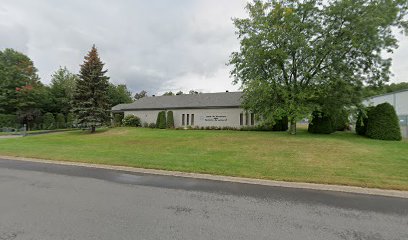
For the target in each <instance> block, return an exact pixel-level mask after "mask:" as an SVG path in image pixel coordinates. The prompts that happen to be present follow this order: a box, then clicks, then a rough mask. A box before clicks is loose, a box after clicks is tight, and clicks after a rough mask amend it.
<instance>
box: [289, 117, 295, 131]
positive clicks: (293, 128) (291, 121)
mask: <svg viewBox="0 0 408 240" xmlns="http://www.w3.org/2000/svg"><path fill="white" fill-rule="evenodd" d="M289 133H290V134H291V135H295V134H296V119H295V118H291V119H290V128H289Z"/></svg>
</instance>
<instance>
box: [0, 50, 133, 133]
mask: <svg viewBox="0 0 408 240" xmlns="http://www.w3.org/2000/svg"><path fill="white" fill-rule="evenodd" d="M78 80H79V76H78V74H75V73H72V72H70V71H69V70H68V69H67V68H66V67H60V68H59V69H57V70H56V71H55V72H54V74H52V76H51V82H50V84H49V85H45V84H43V83H42V82H41V81H40V78H39V76H38V73H37V69H36V68H35V66H34V63H33V61H32V60H31V59H30V58H29V57H28V56H26V55H24V54H23V53H20V52H18V51H15V50H13V49H5V50H4V51H0V128H4V127H9V128H17V127H21V126H23V125H24V124H26V126H27V128H28V129H29V130H33V129H52V128H66V127H73V126H74V125H75V124H76V117H75V116H74V114H73V107H74V106H73V100H74V93H75V89H76V87H77V86H76V84H77V82H78ZM105 94H106V96H107V103H108V107H112V106H114V105H117V104H120V103H130V102H132V100H133V99H132V93H131V92H130V91H129V90H128V89H127V87H126V85H124V84H119V85H115V84H113V83H109V85H108V88H107V91H106V93H105Z"/></svg>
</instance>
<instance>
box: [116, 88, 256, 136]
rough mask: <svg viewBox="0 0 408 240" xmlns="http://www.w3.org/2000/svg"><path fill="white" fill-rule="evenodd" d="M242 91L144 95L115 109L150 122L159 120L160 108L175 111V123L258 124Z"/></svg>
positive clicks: (195, 125)
mask: <svg viewBox="0 0 408 240" xmlns="http://www.w3.org/2000/svg"><path fill="white" fill-rule="evenodd" d="M242 95H243V94H242V92H222V93H201V94H182V95H176V96H158V97H154V96H152V97H144V98H141V99H139V100H137V101H135V102H133V103H129V104H119V105H117V106H114V107H113V108H112V112H113V113H118V112H123V113H124V115H125V116H127V115H130V114H132V115H135V116H137V117H139V118H140V120H141V122H142V123H148V124H149V123H156V119H157V115H158V113H159V112H160V111H173V116H174V125H175V127H188V126H191V127H235V128H240V127H243V126H254V125H255V124H256V122H255V117H254V114H252V113H247V112H245V110H244V109H242V108H241V97H242Z"/></svg>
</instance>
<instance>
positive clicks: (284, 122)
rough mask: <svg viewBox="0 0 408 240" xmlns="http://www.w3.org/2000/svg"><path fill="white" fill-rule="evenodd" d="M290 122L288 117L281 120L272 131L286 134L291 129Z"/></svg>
mask: <svg viewBox="0 0 408 240" xmlns="http://www.w3.org/2000/svg"><path fill="white" fill-rule="evenodd" d="M288 124H289V120H288V117H283V118H282V119H280V120H277V121H276V123H275V124H274V125H273V126H272V131H277V132H280V131H282V132H285V131H287V130H288V129H289V125H288Z"/></svg>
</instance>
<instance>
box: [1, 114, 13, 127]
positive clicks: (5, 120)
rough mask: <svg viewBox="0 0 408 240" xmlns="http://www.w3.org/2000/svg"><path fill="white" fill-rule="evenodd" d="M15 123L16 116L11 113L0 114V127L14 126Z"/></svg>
mask: <svg viewBox="0 0 408 240" xmlns="http://www.w3.org/2000/svg"><path fill="white" fill-rule="evenodd" d="M16 124H17V116H16V115H12V114H0V128H3V127H4V128H5V127H7V128H9V127H11V128H14V127H15V126H16Z"/></svg>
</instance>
